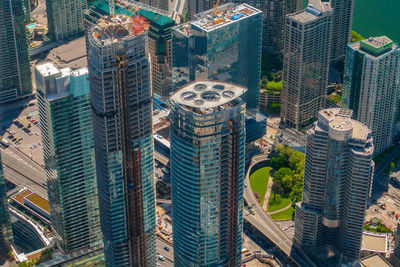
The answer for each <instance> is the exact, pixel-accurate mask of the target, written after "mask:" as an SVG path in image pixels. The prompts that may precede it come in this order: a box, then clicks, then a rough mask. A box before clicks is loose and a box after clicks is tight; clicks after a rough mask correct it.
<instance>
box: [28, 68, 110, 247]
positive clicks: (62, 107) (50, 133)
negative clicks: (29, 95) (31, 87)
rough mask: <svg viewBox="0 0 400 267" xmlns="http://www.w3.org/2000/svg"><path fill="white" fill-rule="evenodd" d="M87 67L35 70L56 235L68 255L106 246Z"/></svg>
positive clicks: (45, 161)
mask: <svg viewBox="0 0 400 267" xmlns="http://www.w3.org/2000/svg"><path fill="white" fill-rule="evenodd" d="M87 78H88V70H87V68H82V69H78V70H75V71H72V70H71V69H70V68H64V69H61V70H59V69H58V68H57V67H55V66H54V64H53V63H50V62H49V63H44V64H42V65H38V66H36V68H35V79H36V84H37V97H38V106H39V116H40V130H41V132H42V143H43V153H44V164H45V172H46V179H47V194H48V198H49V204H50V213H51V223H52V227H53V230H54V231H53V232H54V235H55V237H56V239H57V241H58V243H59V245H60V246H61V247H62V249H63V250H64V251H66V252H67V253H70V252H73V251H77V250H80V249H89V250H90V249H92V248H96V247H98V246H102V236H101V231H100V217H99V206H98V194H97V181H96V166H95V162H94V145H93V128H92V117H91V109H90V102H89V100H90V96H89V82H88V80H87Z"/></svg>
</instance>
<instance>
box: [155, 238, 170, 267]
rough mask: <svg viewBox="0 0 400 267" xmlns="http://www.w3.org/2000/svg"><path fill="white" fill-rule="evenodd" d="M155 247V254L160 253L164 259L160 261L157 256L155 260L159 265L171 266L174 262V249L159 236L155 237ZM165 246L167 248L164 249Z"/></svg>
mask: <svg viewBox="0 0 400 267" xmlns="http://www.w3.org/2000/svg"><path fill="white" fill-rule="evenodd" d="M156 247H157V255H158V254H160V255H162V256H164V257H165V260H164V261H162V260H160V259H158V256H157V262H158V263H159V264H160V265H159V266H166V267H169V266H170V267H173V266H174V263H173V261H174V249H173V247H172V246H171V245H170V244H168V243H167V242H165V241H163V240H162V239H160V238H157V240H156ZM165 247H167V248H168V250H166V249H165Z"/></svg>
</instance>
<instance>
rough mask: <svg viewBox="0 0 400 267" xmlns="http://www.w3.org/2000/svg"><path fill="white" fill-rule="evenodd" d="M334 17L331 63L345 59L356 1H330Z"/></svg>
mask: <svg viewBox="0 0 400 267" xmlns="http://www.w3.org/2000/svg"><path fill="white" fill-rule="evenodd" d="M330 3H331V6H332V9H333V16H332V43H331V61H332V62H337V61H339V60H343V59H344V55H345V51H346V45H347V44H348V43H350V40H351V29H352V25H353V10H354V0H330Z"/></svg>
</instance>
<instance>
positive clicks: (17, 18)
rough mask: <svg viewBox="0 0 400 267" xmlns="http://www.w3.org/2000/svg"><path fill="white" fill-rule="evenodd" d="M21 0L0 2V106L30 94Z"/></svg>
mask: <svg viewBox="0 0 400 267" xmlns="http://www.w3.org/2000/svg"><path fill="white" fill-rule="evenodd" d="M26 6H27V5H26V2H25V0H13V1H5V0H2V1H0V14H1V16H0V47H1V49H0V103H5V102H9V101H13V100H15V99H18V98H20V97H24V96H27V95H30V94H31V93H32V84H31V83H32V81H31V69H30V64H29V51H28V41H27V38H26V29H25V25H26V23H27V18H28V17H29V15H28V14H29V12H30V11H29V10H27V9H26Z"/></svg>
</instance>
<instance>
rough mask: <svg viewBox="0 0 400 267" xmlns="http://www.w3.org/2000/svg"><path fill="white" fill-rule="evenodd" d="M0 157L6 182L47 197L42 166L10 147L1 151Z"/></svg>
mask: <svg viewBox="0 0 400 267" xmlns="http://www.w3.org/2000/svg"><path fill="white" fill-rule="evenodd" d="M1 156H2V157H1V158H2V163H3V165H4V177H5V178H6V180H8V181H10V182H11V183H13V184H15V185H16V186H19V187H26V188H29V189H31V190H33V191H35V192H38V193H39V194H41V195H43V196H46V195H47V190H46V176H45V172H44V169H43V167H42V166H40V165H38V164H37V163H35V162H34V161H32V160H31V159H29V158H28V156H26V155H25V154H23V153H21V152H20V151H18V150H17V149H16V148H14V147H12V146H9V147H8V148H7V149H1Z"/></svg>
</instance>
